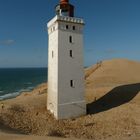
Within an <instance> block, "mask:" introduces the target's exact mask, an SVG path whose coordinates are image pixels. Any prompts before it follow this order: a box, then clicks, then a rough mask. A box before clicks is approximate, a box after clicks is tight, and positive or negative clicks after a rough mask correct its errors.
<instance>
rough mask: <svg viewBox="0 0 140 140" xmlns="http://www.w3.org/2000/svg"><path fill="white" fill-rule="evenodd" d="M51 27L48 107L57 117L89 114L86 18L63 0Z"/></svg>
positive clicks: (49, 30)
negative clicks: (86, 80) (85, 43)
mask: <svg viewBox="0 0 140 140" xmlns="http://www.w3.org/2000/svg"><path fill="white" fill-rule="evenodd" d="M55 12H56V15H55V17H54V18H53V19H52V20H50V21H49V22H48V24H47V27H48V95H47V109H48V110H49V111H50V112H51V113H52V114H53V115H54V116H55V118H56V119H69V118H75V117H79V116H82V115H85V114H86V103H85V97H84V94H85V84H84V66H83V27H84V21H83V19H82V18H77V17H75V16H74V6H73V5H71V4H70V3H69V0H60V2H59V4H58V5H56V7H55Z"/></svg>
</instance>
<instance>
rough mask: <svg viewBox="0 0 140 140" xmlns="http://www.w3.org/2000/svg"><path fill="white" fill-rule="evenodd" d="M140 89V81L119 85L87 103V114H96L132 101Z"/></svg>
mask: <svg viewBox="0 0 140 140" xmlns="http://www.w3.org/2000/svg"><path fill="white" fill-rule="evenodd" d="M139 91H140V83H137V84H130V85H123V86H118V87H115V88H114V89H112V90H111V91H110V92H108V93H107V94H106V95H104V96H103V97H101V98H100V99H98V100H97V101H94V102H92V103H90V104H87V114H96V113H99V112H102V111H106V110H109V109H111V108H114V107H117V106H120V105H122V104H125V103H127V102H129V101H131V100H132V99H133V98H134V97H135V96H136V95H137V94H138V93H139Z"/></svg>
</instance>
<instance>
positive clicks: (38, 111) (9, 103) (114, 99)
mask: <svg viewBox="0 0 140 140" xmlns="http://www.w3.org/2000/svg"><path fill="white" fill-rule="evenodd" d="M116 64H117V65H116ZM118 65H119V67H118ZM128 66H129V69H128ZM116 69H117V71H116ZM139 71H140V64H139V63H136V62H130V61H126V60H112V61H105V62H103V63H102V65H101V66H100V67H99V68H98V69H97V66H96V65H94V66H92V67H90V68H88V69H86V80H85V83H86V93H85V98H86V102H87V107H88V109H89V111H90V112H88V114H87V115H85V116H80V117H78V118H75V119H67V120H56V119H55V118H54V117H53V115H52V114H51V113H50V112H49V111H47V109H46V107H47V83H43V84H41V85H38V86H37V87H35V88H34V89H33V90H32V91H31V92H23V93H22V94H21V95H20V96H18V97H16V98H13V99H9V100H4V101H2V102H0V103H2V104H3V105H4V106H3V107H2V106H1V107H0V123H2V124H3V125H5V126H6V127H7V126H8V127H10V128H11V129H14V130H17V131H18V132H22V133H24V134H26V135H28V136H27V137H26V135H23V136H21V135H20V134H12V135H14V137H15V139H16V138H17V137H18V138H19V139H20V138H21V139H23V138H24V137H26V138H27V139H28V138H29V139H31V138H32V137H35V139H37V138H38V139H43V138H50V137H57V138H56V139H55V138H54V139H55V140H57V139H58V138H60V139H63V138H68V139H69V140H71V139H72V138H77V139H80V140H81V139H84V140H85V139H94V140H99V139H101V140H120V139H121V140H139V139H140V119H139V118H140V102H139V101H140V83H139V81H140V75H139ZM126 72H127V73H126ZM133 73H135V75H133ZM128 75H129V77H128ZM102 105H103V106H102ZM2 135H5V138H6V135H7V136H8V137H11V134H10V135H9V133H8V132H7V133H6V134H4V133H3V132H0V139H3V138H1V136H2ZM15 135H16V136H15ZM17 135H18V136H17ZM19 135H20V136H19ZM33 135H35V136H33ZM39 136H42V137H39ZM18 138H17V139H18ZM52 139H53V138H52ZM6 140H7V139H6ZM66 140H67V139H66Z"/></svg>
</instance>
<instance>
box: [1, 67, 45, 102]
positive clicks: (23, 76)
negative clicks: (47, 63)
mask: <svg viewBox="0 0 140 140" xmlns="http://www.w3.org/2000/svg"><path fill="white" fill-rule="evenodd" d="M44 82H47V68H0V101H1V100H5V99H10V98H15V97H16V96H18V95H20V94H21V93H22V92H25V91H31V90H33V88H35V87H36V86H37V85H39V84H41V83H44Z"/></svg>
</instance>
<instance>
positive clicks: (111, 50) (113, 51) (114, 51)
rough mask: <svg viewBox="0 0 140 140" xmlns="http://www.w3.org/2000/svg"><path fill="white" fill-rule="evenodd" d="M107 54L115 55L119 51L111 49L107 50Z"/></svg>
mask: <svg viewBox="0 0 140 140" xmlns="http://www.w3.org/2000/svg"><path fill="white" fill-rule="evenodd" d="M105 53H108V54H115V53H117V51H116V50H114V49H111V48H110V49H106V50H105Z"/></svg>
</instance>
